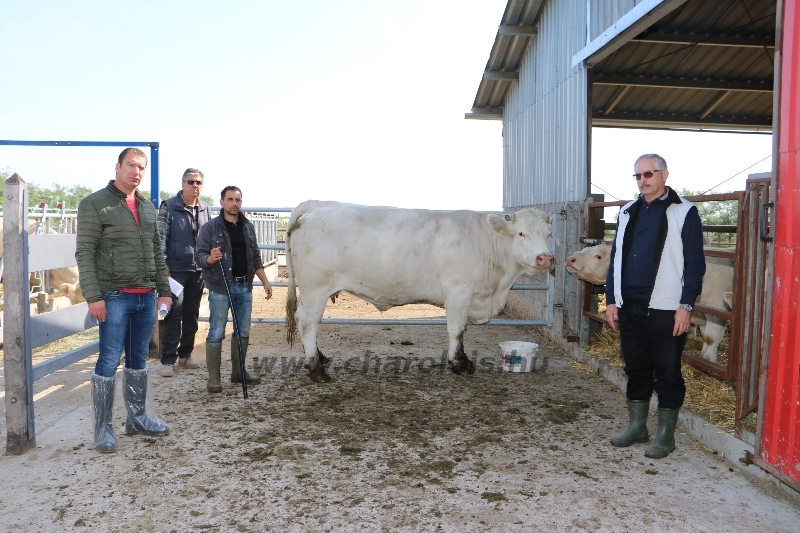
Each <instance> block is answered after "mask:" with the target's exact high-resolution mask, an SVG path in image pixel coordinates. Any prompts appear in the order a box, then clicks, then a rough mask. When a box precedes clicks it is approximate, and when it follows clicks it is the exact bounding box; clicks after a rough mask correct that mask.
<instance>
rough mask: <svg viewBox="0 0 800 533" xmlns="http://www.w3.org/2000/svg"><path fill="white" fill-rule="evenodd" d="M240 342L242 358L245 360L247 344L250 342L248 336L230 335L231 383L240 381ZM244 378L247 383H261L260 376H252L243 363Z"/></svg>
mask: <svg viewBox="0 0 800 533" xmlns="http://www.w3.org/2000/svg"><path fill="white" fill-rule="evenodd" d="M240 341H241V343H242V359H243V360H244V361H247V346H248V345H249V344H250V337H241V338H239V337H237V336H235V335H231V382H232V383H241V382H242V371H241V369H240V366H239V342H240ZM244 380H245V382H247V384H248V385H258V384H259V383H261V378H260V377H258V376H253V375H252V374H250V372H248V371H247V366H246V365H245V370H244Z"/></svg>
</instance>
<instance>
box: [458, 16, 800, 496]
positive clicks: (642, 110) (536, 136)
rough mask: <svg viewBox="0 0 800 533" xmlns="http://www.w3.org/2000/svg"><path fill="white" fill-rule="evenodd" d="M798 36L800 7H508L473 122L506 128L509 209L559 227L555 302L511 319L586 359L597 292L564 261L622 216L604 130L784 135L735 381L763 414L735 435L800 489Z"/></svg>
mask: <svg viewBox="0 0 800 533" xmlns="http://www.w3.org/2000/svg"><path fill="white" fill-rule="evenodd" d="M798 32H800V3H798V2H797V1H796V0H767V1H759V2H756V1H747V0H745V1H741V0H714V1H706V0H609V1H605V2H592V1H587V0H551V1H544V0H508V2H507V4H506V7H505V11H504V13H503V14H502V17H501V21H500V25H499V28H498V31H497V35H496V38H495V41H494V44H493V46H492V48H491V51H490V53H489V59H488V61H487V64H486V68H485V70H484V72H483V73H482V75H481V78H480V82H479V84H478V89H477V93H476V96H475V100H474V102H473V104H472V109H471V110H470V111H469V112H468V113H466V118H467V119H477V120H501V121H502V132H503V133H502V134H503V147H504V148H503V150H504V154H503V205H504V208H505V209H507V210H516V209H519V208H523V207H530V206H535V207H538V208H541V209H544V210H546V211H548V212H551V213H555V214H557V215H558V216H557V217H556V219H557V226H556V242H557V249H556V261H557V268H556V270H555V277H556V280H555V284H556V290H555V297H554V298H552V299H551V300H549V301H547V300H546V297H545V296H543V295H537V294H536V293H527V294H521V295H520V294H512V295H511V297H510V298H509V303H508V307H507V309H508V310H509V311H510V312H512V313H513V314H515V315H518V316H520V317H525V318H539V316H537V315H538V314H541V313H543V311H542V309H546V308H547V306H548V305H551V306H552V308H551V309H550V310H551V312H552V313H553V315H554V321H553V322H554V326H553V327H552V328H549V329H547V328H543V331H542V333H543V334H545V335H548V336H550V337H551V338H552V339H553V340H554V341H556V342H558V343H560V344H561V345H562V346H563V347H564V348H565V349H566V350H567V351H568V352H571V353H573V354H577V353H578V352H579V351H580V350H581V346H582V345H585V344H586V343H587V341H588V337H589V331H590V330H591V328H592V323H593V322H592V320H591V319H590V315H591V313H590V312H587V311H586V310H585V307H584V301H586V300H588V295H587V291H591V286H590V285H588V284H583V283H581V282H579V281H578V280H577V279H576V278H574V277H572V276H569V275H567V274H566V273H565V270H564V268H563V266H564V265H563V262H564V260H565V258H566V257H567V256H569V255H570V254H571V253H573V252H574V251H576V250H579V249H581V248H582V247H583V246H584V243H585V242H587V240H589V242H591V239H596V238H598V237H602V232H600V233H599V235H598V233H597V231H598V227H597V226H598V224H597V222H598V220H599V216H598V214H597V213H598V210H597V209H596V208H602V207H605V206H609V205H619V204H613V203H611V204H609V203H604V202H602V201H599V202H598V201H596V200H597V199H596V198H592V197H591V196H590V191H591V182H592V177H591V171H590V169H591V158H592V150H591V147H592V128H593V127H598V126H600V127H617V128H658V129H683V130H686V129H689V130H712V131H740V132H765V131H771V132H772V134H773V159H772V160H773V168H772V172H771V173H770V174H769V175H767V176H754V178H757V179H754V180H752V181H751V182H749V184H748V191H745V193H746V194H745V196H746V198H742V199H741V200H740V201H741V202H742V203H740V206H742V207H741V209H742V211H741V212H742V214H741V216H740V221H739V230H738V234H739V236H740V243H741V244H737V252H736V255H737V258H736V265H737V267H736V268H737V270H736V286H735V293H736V301H738V302H739V303H740V304H739V305H737V306H736V307H735V317H736V318H735V322H736V324H738V332H737V336H736V340H732V342H735V343H737V346H738V347H739V348H737V349H738V350H739V352H738V353H740V356H737V357H735V358H734V357H732V359H734V360H733V361H732V362H731V366H730V367H729V369H728V370H727V372H728V373H727V375H726V376H725V377H727V378H729V379H732V380H733V381H734V382H735V383H737V396H738V399H737V404H739V405H737V416H744V414H746V413H757V428H756V430H755V431H754V432H753V433H748V432H747V431H745V430H743V429H742V428H741V427H738V436H739V437H740V438H741V439H742V440H743V441H747V442H749V443H750V444H751V445H752V446H753V447H752V450H753V451H752V452H749V451H748V452H746V453H745V455H744V456H743V457H741V458H740V461H741V462H743V463H745V464H754V465H757V467H759V468H761V469H762V470H764V471H766V472H768V473H769V474H772V475H773V476H775V477H776V478H777V479H779V480H780V481H781V482H783V483H785V484H787V485H788V486H790V487H792V488H793V489H795V490H798V491H800V411H799V410H800V346H798V337H797V336H798V333H797V332H798V330H800V327H798V326H800V320H799V319H798V316H799V315H798V309H797V298H796V296H797V294H800V276H798V265H800V263H798V262H797V261H793V260H792V258H793V257H794V256H795V254H796V253H797V252H798V251H800V250H798V247H799V246H800V236H798V232H797V230H796V228H798V227H800V209H798V200H797V194H796V191H797V189H798V186H800V183H798V181H799V180H800V158H798V153H797V151H798V143H800V126H798V115H800V72H798V69H799V68H800V66H799V65H800V38H798V35H797V34H798ZM751 189H752V190H751ZM750 193H752V194H750ZM599 211H602V209H600V210H599ZM732 337H733V334H732ZM707 366H708V365H707ZM749 468H756V467H755V466H751V467H749Z"/></svg>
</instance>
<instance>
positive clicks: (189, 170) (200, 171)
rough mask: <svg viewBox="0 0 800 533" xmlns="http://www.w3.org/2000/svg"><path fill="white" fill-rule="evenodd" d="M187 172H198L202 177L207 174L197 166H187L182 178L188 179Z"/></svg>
mask: <svg viewBox="0 0 800 533" xmlns="http://www.w3.org/2000/svg"><path fill="white" fill-rule="evenodd" d="M187 174H197V175H198V176H200V177H201V178H205V175H204V174H203V171H202V170H200V169H197V168H187V169H186V170H184V171H183V177H182V178H181V179H186V175H187Z"/></svg>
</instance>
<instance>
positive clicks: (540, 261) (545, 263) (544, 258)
mask: <svg viewBox="0 0 800 533" xmlns="http://www.w3.org/2000/svg"><path fill="white" fill-rule="evenodd" d="M555 264H556V259H555V257H553V254H550V253H547V254H539V255H537V256H536V267H537V268H541V269H543V270H552V269H553V267H554V266H555Z"/></svg>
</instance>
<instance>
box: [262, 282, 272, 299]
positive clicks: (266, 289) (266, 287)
mask: <svg viewBox="0 0 800 533" xmlns="http://www.w3.org/2000/svg"><path fill="white" fill-rule="evenodd" d="M264 292H266V293H267V300H269V299H270V298H272V285H270V284H269V282H266V283H264Z"/></svg>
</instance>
